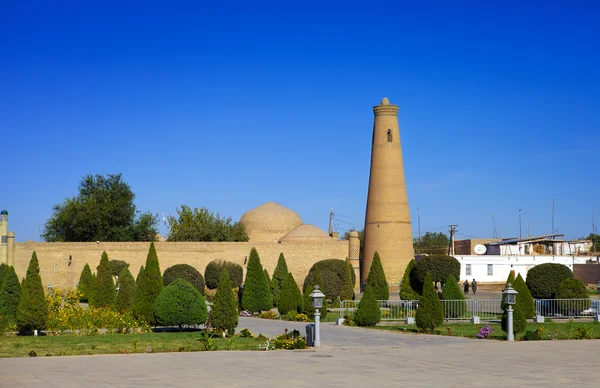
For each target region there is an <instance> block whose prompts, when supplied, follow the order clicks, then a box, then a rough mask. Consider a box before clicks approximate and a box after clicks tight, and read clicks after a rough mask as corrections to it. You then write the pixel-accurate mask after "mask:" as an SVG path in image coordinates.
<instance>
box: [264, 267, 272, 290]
mask: <svg viewBox="0 0 600 388" xmlns="http://www.w3.org/2000/svg"><path fill="white" fill-rule="evenodd" d="M263 273H264V274H265V279H267V284H268V285H269V290H270V289H271V277H269V271H267V269H266V268H264V269H263Z"/></svg>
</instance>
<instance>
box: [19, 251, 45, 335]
mask: <svg viewBox="0 0 600 388" xmlns="http://www.w3.org/2000/svg"><path fill="white" fill-rule="evenodd" d="M47 323H48V302H47V301H46V297H45V295H44V287H43V286H42V278H41V277H40V265H39V263H38V258H37V254H36V253H35V251H34V252H33V255H32V256H31V261H29V266H28V267H27V275H26V276H25V279H24V280H23V284H22V285H21V299H20V300H19V306H18V307H17V330H19V331H20V332H25V331H28V330H44V329H45V328H46V325H47Z"/></svg>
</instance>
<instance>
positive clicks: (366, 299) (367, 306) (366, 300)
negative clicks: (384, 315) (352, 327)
mask: <svg viewBox="0 0 600 388" xmlns="http://www.w3.org/2000/svg"><path fill="white" fill-rule="evenodd" d="M371 287H372V285H371V284H369V282H368V281H367V286H366V288H365V292H364V293H363V296H362V298H360V302H359V303H358V308H357V309H356V312H355V313H354V322H356V324H357V325H358V326H375V325H376V324H378V323H379V321H381V309H380V308H379V304H378V303H377V299H376V296H375V294H374V293H373V289H372V288H371Z"/></svg>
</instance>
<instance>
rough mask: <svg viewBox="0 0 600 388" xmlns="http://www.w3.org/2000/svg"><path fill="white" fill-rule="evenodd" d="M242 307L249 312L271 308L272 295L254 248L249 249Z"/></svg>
mask: <svg viewBox="0 0 600 388" xmlns="http://www.w3.org/2000/svg"><path fill="white" fill-rule="evenodd" d="M242 307H243V308H244V310H248V311H250V312H253V313H255V312H261V311H265V310H270V309H271V308H273V295H271V290H270V289H269V285H268V284H267V279H266V278H265V274H264V273H263V268H262V264H261V263H260V257H259V256H258V252H257V251H256V248H252V250H251V251H250V258H249V259H248V267H247V272H246V282H245V283H244V294H243V295H242Z"/></svg>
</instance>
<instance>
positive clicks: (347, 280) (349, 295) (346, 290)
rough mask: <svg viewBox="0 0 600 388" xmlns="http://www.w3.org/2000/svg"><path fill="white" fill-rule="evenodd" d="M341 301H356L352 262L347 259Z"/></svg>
mask: <svg viewBox="0 0 600 388" xmlns="http://www.w3.org/2000/svg"><path fill="white" fill-rule="evenodd" d="M340 299H341V300H354V285H353V284H352V265H351V264H350V260H348V259H346V262H345V266H344V279H343V282H342V293H341V294H340Z"/></svg>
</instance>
